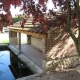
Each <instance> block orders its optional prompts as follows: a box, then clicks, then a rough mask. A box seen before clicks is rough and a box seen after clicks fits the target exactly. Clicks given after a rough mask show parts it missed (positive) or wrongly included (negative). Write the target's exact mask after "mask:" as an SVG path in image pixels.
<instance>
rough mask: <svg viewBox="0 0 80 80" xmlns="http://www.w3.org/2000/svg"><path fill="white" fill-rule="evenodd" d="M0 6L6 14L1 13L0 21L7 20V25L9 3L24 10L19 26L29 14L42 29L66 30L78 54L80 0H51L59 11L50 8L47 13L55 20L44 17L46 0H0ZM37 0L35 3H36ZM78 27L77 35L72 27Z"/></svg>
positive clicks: (10, 20) (9, 15) (79, 51)
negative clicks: (59, 28)
mask: <svg viewBox="0 0 80 80" xmlns="http://www.w3.org/2000/svg"><path fill="white" fill-rule="evenodd" d="M0 2H1V3H2V4H0V8H3V10H4V11H5V12H6V13H7V14H6V15H3V14H1V15H0V16H1V19H0V20H1V22H0V23H2V22H7V23H8V25H10V24H12V16H11V14H10V11H9V10H10V5H14V6H15V8H16V6H20V5H22V8H21V10H24V12H25V14H26V16H25V18H24V19H23V21H22V22H21V27H24V23H25V22H26V21H27V19H28V18H29V15H32V17H33V24H35V23H36V22H40V24H41V26H42V27H43V28H42V29H43V31H44V32H46V31H47V28H48V29H49V27H54V26H57V27H61V28H64V29H66V30H67V32H68V33H69V34H70V36H71V37H72V39H73V41H74V43H75V46H76V49H77V52H78V54H79V55H80V6H79V3H80V0H52V2H53V5H54V7H55V8H57V7H59V9H60V11H61V13H60V14H57V13H56V12H55V11H54V8H53V9H52V10H49V14H48V13H47V15H48V16H49V15H52V16H55V20H52V18H51V17H49V18H45V14H46V10H47V7H46V4H47V2H48V0H7V1H6V0H0ZM36 2H37V4H36ZM3 25H4V23H3V24H1V25H0V30H2V27H3ZM74 28H78V37H76V36H75V34H74V33H73V29H74Z"/></svg>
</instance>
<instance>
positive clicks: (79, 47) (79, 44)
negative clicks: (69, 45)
mask: <svg viewBox="0 0 80 80" xmlns="http://www.w3.org/2000/svg"><path fill="white" fill-rule="evenodd" d="M75 46H76V49H77V52H78V55H79V56H80V42H79V41H77V42H76V43H75Z"/></svg>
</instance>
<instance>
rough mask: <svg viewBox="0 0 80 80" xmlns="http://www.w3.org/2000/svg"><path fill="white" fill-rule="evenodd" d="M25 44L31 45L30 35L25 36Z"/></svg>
mask: <svg viewBox="0 0 80 80" xmlns="http://www.w3.org/2000/svg"><path fill="white" fill-rule="evenodd" d="M27 44H29V45H30V44H31V36H30V35H27Z"/></svg>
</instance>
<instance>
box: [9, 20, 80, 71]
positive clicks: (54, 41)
mask: <svg viewBox="0 0 80 80" xmlns="http://www.w3.org/2000/svg"><path fill="white" fill-rule="evenodd" d="M20 26H21V25H20V22H16V23H14V24H13V25H11V26H9V27H8V28H9V40H10V45H12V46H16V45H17V46H18V50H19V54H22V50H21V45H22V44H21V33H24V34H26V37H27V44H26V45H31V46H32V47H33V48H35V49H37V50H38V51H40V52H41V55H42V57H43V58H42V60H41V61H42V66H41V68H42V70H43V71H44V72H47V71H54V70H63V69H67V68H72V67H75V66H76V65H79V62H80V59H79V57H78V54H77V51H76V48H75V45H74V42H73V40H72V39H71V37H70V36H69V34H68V33H66V32H65V31H64V30H63V29H61V28H57V27H54V28H53V27H50V29H49V30H48V31H47V32H46V33H44V32H43V31H41V27H40V26H39V24H38V23H37V24H35V26H33V25H32V22H31V19H29V20H28V21H27V22H26V23H25V25H24V28H23V29H22V28H21V27H20ZM74 32H75V34H76V35H77V30H75V31H74ZM25 47H26V46H25ZM37 54H38V53H37ZM33 57H34V56H33Z"/></svg>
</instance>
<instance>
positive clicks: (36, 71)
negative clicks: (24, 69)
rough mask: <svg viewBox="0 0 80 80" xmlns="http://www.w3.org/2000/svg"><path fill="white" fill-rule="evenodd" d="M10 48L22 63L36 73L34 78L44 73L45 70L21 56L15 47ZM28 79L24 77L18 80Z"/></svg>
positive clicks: (10, 46)
mask: <svg viewBox="0 0 80 80" xmlns="http://www.w3.org/2000/svg"><path fill="white" fill-rule="evenodd" d="M8 47H9V48H10V49H11V50H12V51H13V52H14V54H15V55H17V56H18V58H19V59H20V60H21V61H23V62H24V63H26V65H27V66H28V67H29V68H30V69H31V70H32V71H33V72H34V76H36V75H38V74H41V73H43V70H42V69H41V68H40V67H39V66H37V65H36V64H35V63H34V62H32V61H31V60H30V59H29V58H28V57H27V56H25V55H24V54H22V53H21V54H19V50H17V49H16V48H15V47H14V46H12V45H9V46H8ZM30 76H32V75H30ZM26 77H28V76H26ZM26 77H22V78H19V79H16V80H25V79H26Z"/></svg>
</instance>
